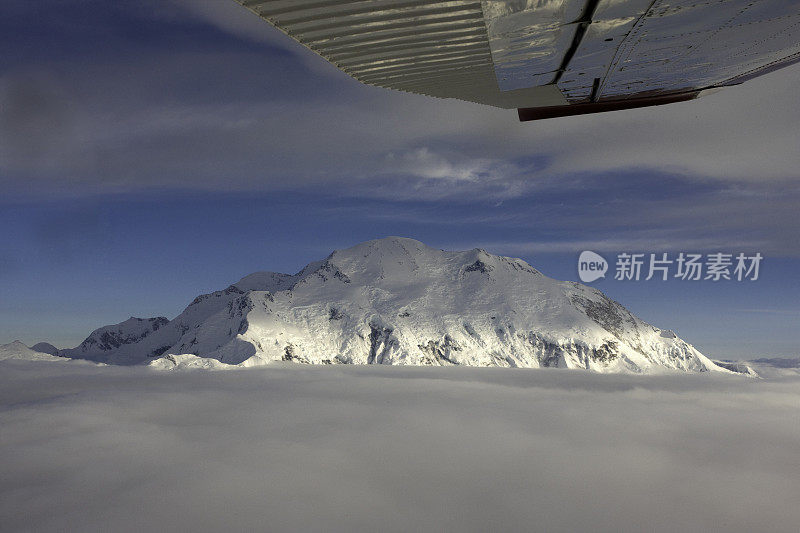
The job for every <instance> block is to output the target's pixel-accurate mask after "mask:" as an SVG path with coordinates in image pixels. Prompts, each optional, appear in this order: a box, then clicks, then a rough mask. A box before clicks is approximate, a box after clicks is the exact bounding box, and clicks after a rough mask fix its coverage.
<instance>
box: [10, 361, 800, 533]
mask: <svg viewBox="0 0 800 533" xmlns="http://www.w3.org/2000/svg"><path fill="white" fill-rule="evenodd" d="M0 366H2V369H1V370H2V372H0V381H2V387H0V402H1V403H0V422H1V423H2V427H3V432H2V435H1V436H0V451H1V452H2V455H3V457H4V460H3V461H2V463H0V474H2V475H0V479H2V484H1V485H0V491H2V498H0V516H1V517H2V520H3V524H4V527H6V528H7V529H8V530H23V529H33V530H37V531H53V530H56V529H69V530H83V531H92V530H101V529H104V530H108V529H113V530H115V531H140V530H143V529H148V530H166V529H172V530H175V529H180V530H189V529H191V530H196V531H220V530H265V529H268V530H270V531H300V530H302V531H323V530H324V531H356V530H371V531H375V530H382V531H408V530H416V531H420V530H422V531H441V530H455V531H487V530H497V529H502V530H508V531H530V530H531V529H536V530H541V531H642V530H647V531H656V532H658V531H665V532H666V531H729V532H730V531H733V532H735V531H742V532H746V531H756V530H757V531H776V532H779V531H795V529H796V524H797V523H798V521H800V511H798V508H797V505H796V503H795V502H794V498H795V495H796V494H797V492H798V490H800V485H798V480H799V479H800V468H798V463H797V461H796V452H797V449H798V445H800V427H799V426H798V425H797V424H795V423H791V422H790V421H793V420H795V419H796V406H797V404H798V401H800V387H799V386H798V385H799V384H800V382H798V381H797V380H796V379H795V380H782V381H781V380H778V381H771V382H765V381H760V380H748V379H744V378H735V379H710V378H708V377H703V376H662V377H637V376H598V375H592V374H586V373H582V372H569V371H533V372H526V371H519V372H516V371H515V372H508V371H497V370H490V369H449V370H448V369H423V368H410V369H404V368H298V367H291V368H269V369H258V370H248V371H232V372H223V373H205V372H186V373H173V374H156V373H153V372H148V371H146V369H117V368H102V367H97V368H95V367H87V366H84V365H80V366H73V365H54V366H47V365H41V364H35V363H24V362H16V363H11V362H3V363H2V364H0ZM55 366H58V367H59V368H55Z"/></svg>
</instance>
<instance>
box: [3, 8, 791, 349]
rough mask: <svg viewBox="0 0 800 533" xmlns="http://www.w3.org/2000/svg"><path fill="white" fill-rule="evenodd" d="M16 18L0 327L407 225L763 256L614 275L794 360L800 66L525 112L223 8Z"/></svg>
mask: <svg viewBox="0 0 800 533" xmlns="http://www.w3.org/2000/svg"><path fill="white" fill-rule="evenodd" d="M0 10H2V12H3V13H2V16H0V106H2V107H0V109H2V112H0V192H2V194H1V195H0V223H1V224H2V228H3V231H2V233H0V343H5V342H10V341H12V340H14V339H17V338H18V339H20V340H23V341H24V342H27V343H29V344H31V343H34V342H37V341H40V340H49V341H51V342H53V343H55V344H57V345H60V346H71V345H75V344H77V343H78V342H80V340H81V339H82V338H83V337H85V336H86V335H87V334H88V333H89V332H90V331H91V330H92V329H94V328H95V327H98V326H100V325H103V324H107V323H114V322H119V321H121V320H124V319H125V318H127V317H129V316H131V315H134V316H156V315H164V316H167V317H170V318H171V317H172V316H174V315H176V314H177V313H179V312H180V310H181V309H182V308H183V306H185V305H186V304H187V303H188V302H189V301H191V300H192V299H193V298H194V297H195V296H196V295H198V294H199V293H201V292H208V291H211V290H216V289H219V288H223V287H225V286H227V285H228V284H229V283H231V282H233V281H235V280H237V279H238V278H240V277H242V276H243V275H245V274H247V273H249V272H252V271H255V270H277V271H286V272H294V271H297V270H299V269H300V268H301V267H302V266H303V265H304V264H305V263H307V262H309V261H311V260H315V259H319V258H321V257H324V256H325V255H327V254H328V253H329V252H330V251H331V250H333V249H334V248H340V247H345V246H349V245H351V244H355V243H357V242H360V241H363V240H367V239H371V238H377V237H382V236H386V235H401V236H407V237H413V238H416V239H419V240H421V241H423V242H425V243H426V244H429V245H431V246H436V247H440V248H447V249H466V248H474V247H482V248H485V249H487V250H488V251H490V252H494V253H501V254H504V255H513V256H517V257H522V258H524V259H526V260H527V261H529V262H530V263H531V264H532V265H534V266H535V267H537V268H539V269H540V270H542V271H543V272H545V273H546V274H548V275H550V276H552V277H556V278H560V279H572V280H575V279H577V271H576V260H577V256H578V254H579V253H580V252H581V251H582V250H585V249H591V250H595V251H597V252H600V253H603V254H604V255H606V256H607V257H609V258H612V257H613V255H614V254H616V253H617V252H622V251H641V252H661V251H670V252H676V251H685V252H694V251H696V252H703V253H708V252H715V251H726V252H734V253H736V252H740V251H741V252H755V251H759V252H761V253H762V254H763V255H764V256H765V260H764V263H763V265H762V266H763V268H762V273H761V279H760V280H759V281H757V282H749V283H747V282H742V283H737V282H724V283H716V284H715V283H711V282H700V283H694V284H692V283H688V282H679V281H673V282H660V281H651V282H644V281H640V282H618V281H614V280H613V279H607V280H604V281H600V282H598V283H597V284H596V285H597V286H598V288H600V289H601V290H603V291H605V292H606V293H607V294H609V295H610V296H611V297H613V298H615V299H617V300H619V301H620V302H622V303H623V304H624V305H626V306H627V307H628V308H629V309H631V310H632V311H633V312H635V313H637V314H639V315H640V316H641V317H642V318H644V319H645V320H648V321H650V322H652V323H654V324H656V325H658V326H659V327H663V328H671V329H674V330H675V331H677V332H678V334H679V335H681V336H682V337H684V338H685V339H687V340H688V341H689V342H692V343H693V344H695V345H696V346H697V347H698V348H700V349H701V350H703V351H704V352H706V353H707V354H708V355H711V356H716V357H751V356H752V357H757V356H762V355H769V356H792V355H797V353H798V350H797V348H796V345H797V343H796V331H797V329H798V327H797V326H798V324H800V305H798V302H799V301H800V281H798V279H797V278H798V276H797V274H798V271H800V223H799V222H798V220H797V212H798V208H799V207H800V170H798V169H799V168H800V151H799V150H797V147H798V144H800V143H799V141H800V132H798V129H797V123H798V119H800V106H798V105H797V99H796V92H795V88H796V86H797V84H798V82H800V68H789V69H785V70H782V71H778V72H776V73H773V74H771V75H769V76H766V77H763V78H759V79H757V80H754V81H752V82H749V83H747V84H745V85H743V86H741V87H735V88H730V89H728V90H726V91H723V92H722V93H719V94H716V95H713V96H709V97H706V98H704V99H702V100H699V101H697V102H691V103H687V104H676V105H673V106H665V107H662V108H653V109H643V110H634V111H626V112H619V113H612V114H604V115H598V116H590V117H572V118H565V119H557V120H551V121H544V122H538V123H526V124H519V123H518V122H517V121H516V116H515V113H514V112H513V111H505V110H498V109H493V108H488V107H484V106H479V105H475V104H468V103H463V102H457V101H447V100H437V99H431V98H426V97H420V96H416V95H407V94H401V93H397V92H392V91H386V90H381V89H376V88H371V87H366V86H362V85H360V84H358V83H357V82H356V81H354V80H352V79H350V78H348V77H347V76H346V75H344V74H342V73H340V72H339V71H338V70H336V69H335V68H333V67H332V66H330V65H328V64H327V63H326V62H325V61H323V60H321V59H319V58H317V57H316V56H314V55H313V54H312V53H310V52H308V51H307V50H305V49H303V48H302V47H300V46H299V45H296V44H295V43H294V42H293V41H291V40H290V39H288V38H287V37H285V36H283V35H282V34H280V33H279V32H277V30H274V29H273V28H271V27H270V26H269V25H267V24H264V23H262V22H261V21H259V20H258V19H257V18H256V17H254V16H253V15H251V14H250V13H248V12H246V11H245V10H244V9H242V8H241V7H239V6H237V5H236V4H235V3H233V2H230V1H227V0H226V1H200V0H182V1H181V0H170V1H155V0H152V1H138V2H132V1H120V2H114V3H108V2H96V1H93V0H89V1H80V2H79V1H76V0H60V1H56V0H49V1H43V2H37V3H30V2H22V1H18V0H10V1H7V2H4V3H3V7H2V8H0Z"/></svg>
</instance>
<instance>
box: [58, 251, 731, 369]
mask: <svg viewBox="0 0 800 533" xmlns="http://www.w3.org/2000/svg"><path fill="white" fill-rule="evenodd" d="M59 355H62V356H66V357H74V358H83V359H90V360H93V361H100V362H106V363H112V364H141V363H151V364H156V365H159V366H166V367H170V366H174V365H189V366H192V365H198V366H214V365H217V364H219V363H227V364H242V365H243V366H251V365H260V364H265V363H269V362H273V361H292V362H297V363H310V364H393V365H470V366H501V367H529V368H538V367H562V368H580V369H590V370H594V371H598V372H646V373H652V372H658V371H661V370H665V369H673V370H679V371H687V372H704V371H718V372H727V371H728V370H726V369H723V368H721V367H720V366H718V365H716V364H715V363H714V362H712V361H711V360H709V359H708V358H706V357H705V356H703V355H702V354H700V353H699V352H698V351H697V350H696V349H694V348H693V347H692V346H691V345H689V344H687V343H686V342H685V341H683V340H681V339H680V338H678V337H677V336H676V335H675V334H674V333H673V332H671V331H665V330H661V329H659V328H656V327H653V326H651V325H649V324H647V323H645V322H644V321H642V320H640V319H639V318H637V317H635V316H634V315H632V314H631V313H630V312H629V311H627V310H626V309H625V308H624V307H622V306H621V305H620V304H619V303H617V302H615V301H613V300H611V299H609V298H607V297H606V296H605V295H603V294H602V293H601V292H600V291H597V290H595V289H593V288H590V287H586V286H584V285H580V284H577V283H573V282H561V281H557V280H553V279H550V278H547V277H545V276H544V275H542V274H541V273H540V272H539V271H537V270H536V269H534V268H533V267H531V266H530V265H528V264H527V263H526V262H524V261H522V260H520V259H512V258H508V257H500V256H496V255H492V254H489V253H487V252H486V251H484V250H480V249H474V250H469V251H462V252H446V251H442V250H437V249H434V248H430V247H428V246H426V245H424V244H422V243H421V242H418V241H415V240H412V239H405V238H398V237H390V238H386V239H380V240H375V241H368V242H365V243H362V244H359V245H356V246H354V247H352V248H348V249H346V250H337V251H335V252H333V253H332V254H331V255H330V256H328V257H327V258H326V259H324V260H322V261H317V262H314V263H311V264H309V265H308V266H306V267H305V268H304V269H303V270H301V271H300V272H298V273H297V274H294V275H288V274H278V273H273V272H258V273H255V274H251V275H249V276H246V277H245V278H243V279H242V280H240V281H239V282H237V283H234V284H233V285H231V286H230V287H228V288H227V289H225V290H222V291H217V292H214V293H211V294H205V295H202V296H199V297H198V298H196V299H195V300H194V301H193V302H192V303H191V304H190V305H189V306H188V307H187V308H186V309H185V310H184V311H183V312H182V313H181V314H180V315H178V316H177V317H176V318H174V319H173V320H167V319H166V318H163V317H159V318H149V319H137V318H131V319H129V320H127V321H125V322H122V323H121V324H117V325H113V326H106V327H103V328H100V329H98V330H96V331H94V332H93V333H92V334H91V335H90V336H89V337H88V338H87V339H86V340H85V341H84V342H83V343H81V345H80V346H78V347H77V348H74V349H70V350H62V351H60V352H59ZM198 358H203V359H198ZM201 361H202V362H201Z"/></svg>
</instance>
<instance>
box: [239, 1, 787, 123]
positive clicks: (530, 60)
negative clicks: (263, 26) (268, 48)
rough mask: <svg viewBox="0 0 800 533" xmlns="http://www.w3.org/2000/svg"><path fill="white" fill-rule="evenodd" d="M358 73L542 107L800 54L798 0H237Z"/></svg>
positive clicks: (619, 96) (555, 108) (603, 98)
mask: <svg viewBox="0 0 800 533" xmlns="http://www.w3.org/2000/svg"><path fill="white" fill-rule="evenodd" d="M236 1H237V2H238V3H240V4H242V5H243V6H245V7H247V8H248V9H250V10H251V11H253V12H254V13H255V14H257V15H258V16H260V17H262V18H263V19H265V20H267V21H268V22H269V23H270V24H272V25H274V26H276V27H278V28H279V29H281V30H282V31H284V32H285V33H287V34H288V35H289V36H291V37H292V38H294V39H295V40H297V41H299V42H300V43H302V44H303V45H305V46H307V47H308V48H310V49H311V50H313V51H314V52H316V53H317V54H319V55H321V56H322V57H324V58H325V59H327V60H328V61H330V62H331V63H333V64H334V65H336V66H337V67H338V68H339V69H341V70H343V71H344V72H346V73H347V74H349V75H350V76H352V77H353V78H355V79H357V80H358V81H360V82H362V83H366V84H369V85H376V86H379V87H385V88H389V89H397V90H401V91H408V92H412V93H418V94H425V95H429V96H435V97H440V98H458V99H461V100H467V101H470V102H477V103H480V104H487V105H491V106H496V107H500V108H507V109H513V108H517V109H518V110H519V117H520V120H523V121H524V120H537V119H543V118H552V117H560V116H568V115H579V114H586V113H597V112H603V111H612V110H617V109H629V108H634V107H644V106H651V105H661V104H667V103H672V102H679V101H684V100H691V99H694V98H697V97H698V96H699V95H700V94H701V93H703V92H704V91H706V90H709V89H715V88H719V87H725V86H729V85H736V84H739V83H742V82H744V81H746V80H749V79H751V78H754V77H757V76H760V75H762V74H765V73H767V72H771V71H773V70H776V69H778V68H781V67H784V66H787V65H790V64H792V63H796V62H800V2H798V1H796V0H482V1H479V0H451V1H438V0H236Z"/></svg>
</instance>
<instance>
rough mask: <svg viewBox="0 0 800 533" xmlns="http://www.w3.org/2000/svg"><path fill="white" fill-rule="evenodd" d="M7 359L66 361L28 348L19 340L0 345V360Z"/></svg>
mask: <svg viewBox="0 0 800 533" xmlns="http://www.w3.org/2000/svg"><path fill="white" fill-rule="evenodd" d="M8 359H21V360H25V361H66V360H67V359H64V358H62V357H55V356H53V355H50V354H47V353H42V352H39V351H36V350H32V349H31V348H28V347H27V346H26V345H25V344H23V343H22V342H20V341H14V342H10V343H8V344H3V345H0V361H5V360H8Z"/></svg>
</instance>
